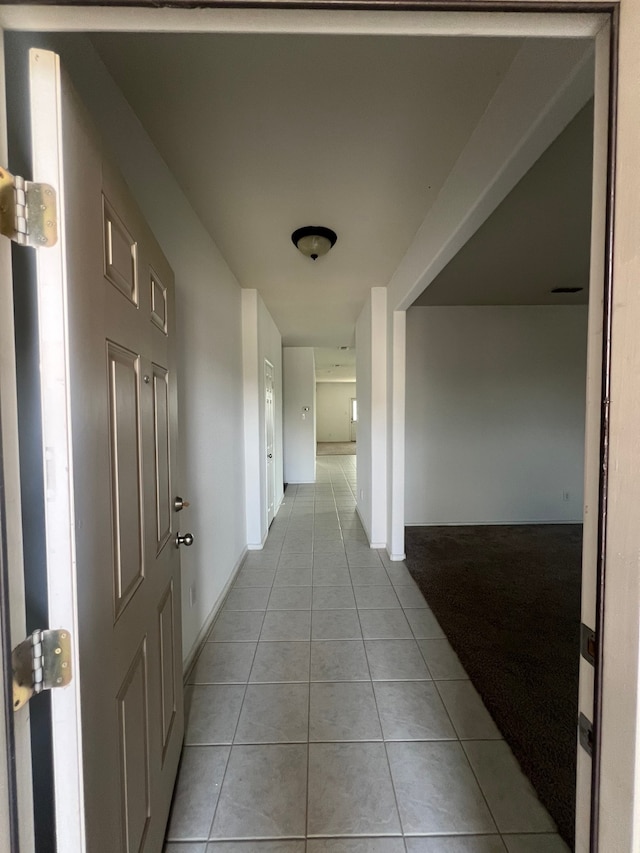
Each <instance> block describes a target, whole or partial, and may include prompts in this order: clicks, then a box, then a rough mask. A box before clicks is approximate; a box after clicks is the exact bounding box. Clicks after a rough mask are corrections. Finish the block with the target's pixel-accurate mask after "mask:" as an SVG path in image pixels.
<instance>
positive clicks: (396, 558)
mask: <svg viewBox="0 0 640 853" xmlns="http://www.w3.org/2000/svg"><path fill="white" fill-rule="evenodd" d="M387 554H389V552H388V551H387ZM389 559H390V560H391V562H392V563H400V562H402V560H406V559H407V555H406V554H389Z"/></svg>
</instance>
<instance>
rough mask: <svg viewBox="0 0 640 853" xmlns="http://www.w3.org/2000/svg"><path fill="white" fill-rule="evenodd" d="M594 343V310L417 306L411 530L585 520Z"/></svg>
mask: <svg viewBox="0 0 640 853" xmlns="http://www.w3.org/2000/svg"><path fill="white" fill-rule="evenodd" d="M586 339H587V307H586V306H577V307H565V306H563V307H556V306H528V307H516V306H499V307H493V306H491V307H489V306H482V307H415V308H411V309H409V311H408V312H407V384H406V391H407V395H406V473H405V476H406V480H405V482H406V503H405V511H406V520H407V523H408V524H491V523H496V524H502V523H510V522H511V523H517V522H543V521H557V522H568V521H581V520H582V505H583V476H584V412H585V384H586ZM563 492H567V493H568V495H569V499H568V500H564V499H563Z"/></svg>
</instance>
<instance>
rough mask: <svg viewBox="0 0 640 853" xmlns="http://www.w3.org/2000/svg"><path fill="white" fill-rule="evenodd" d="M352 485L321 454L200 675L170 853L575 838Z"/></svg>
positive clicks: (391, 848)
mask: <svg viewBox="0 0 640 853" xmlns="http://www.w3.org/2000/svg"><path fill="white" fill-rule="evenodd" d="M355 484H356V475H355V457H350V456H337V457H323V458H321V459H319V460H318V466H317V482H316V484H315V485H300V486H289V487H288V489H287V490H286V493H285V500H284V503H283V505H282V507H281V508H280V511H279V512H278V515H277V517H276V519H275V521H274V522H273V525H272V527H271V530H270V533H269V537H268V540H267V543H266V545H265V548H264V550H263V551H258V552H251V553H250V554H249V555H248V556H247V558H246V560H245V562H244V564H243V567H242V569H241V570H240V572H239V574H238V577H237V579H236V581H235V584H234V586H233V588H232V590H231V591H230V593H229V595H228V597H227V599H226V602H225V604H224V607H223V609H222V611H221V612H220V614H219V616H218V618H217V620H216V622H215V624H214V626H213V629H212V631H211V633H210V635H209V637H208V642H207V643H206V644H205V645H204V647H203V649H202V651H201V654H200V656H199V658H198V660H197V662H196V665H195V667H194V668H193V670H192V672H191V675H190V685H191V686H190V687H189V688H188V690H187V697H186V701H187V717H188V722H187V728H186V737H185V744H186V745H185V749H184V753H183V758H182V763H181V767H180V772H179V776H178V783H177V788H176V794H175V798H174V806H173V810H172V814H171V817H170V822H169V827H168V831H167V844H166V846H165V853H222V851H227V853H254V851H255V853H261V851H264V853H266V851H272V853H275V851H283V853H305V851H306V853H320V851H332V853H403V851H406V853H505V851H508V853H566V851H567V848H566V846H565V845H564V842H563V841H562V840H561V839H560V838H559V836H557V835H556V834H555V832H554V829H555V827H554V825H553V823H552V821H551V819H550V818H549V816H548V814H547V813H546V811H545V810H544V809H543V807H542V806H541V805H540V803H539V802H538V800H537V798H536V797H535V794H534V793H533V790H532V788H531V787H530V785H529V783H528V781H527V780H526V779H525V777H524V776H523V775H522V774H521V772H520V770H519V768H518V766H517V764H516V763H515V760H514V759H513V757H512V755H511V752H510V750H509V748H508V746H507V745H506V743H505V742H504V741H503V740H502V739H501V737H500V733H499V732H498V730H497V728H496V727H495V725H494V723H493V721H492V720H491V718H490V717H489V715H488V713H487V712H486V710H485V708H484V706H483V705H482V703H481V700H480V699H479V697H478V695H477V694H476V692H475V691H474V689H473V687H472V686H471V683H470V682H469V681H468V680H467V676H466V673H465V672H464V670H463V669H462V667H461V665H460V663H459V661H458V660H457V658H456V656H455V654H454V653H453V651H452V649H451V647H450V646H449V644H448V641H447V640H446V639H445V638H444V637H443V635H442V631H441V630H440V628H439V626H438V624H437V622H436V620H435V618H434V617H433V615H432V613H431V611H430V610H429V609H428V608H427V607H426V604H425V601H424V599H423V597H422V595H421V593H420V592H419V590H418V588H417V586H416V585H415V583H414V581H413V579H412V578H411V576H410V575H409V573H408V571H407V569H406V568H405V566H404V565H403V564H402V563H391V562H389V560H388V559H387V557H386V554H385V553H383V552H380V551H373V550H371V549H370V548H369V546H368V542H367V539H366V536H365V534H364V531H363V529H362V526H361V524H360V522H359V520H358V517H357V515H356V511H355V498H354V491H355V488H356V485H355ZM268 839H270V840H268ZM305 839H306V840H305ZM208 840H210V841H209V843H207V841H208Z"/></svg>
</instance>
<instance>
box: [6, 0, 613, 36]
mask: <svg viewBox="0 0 640 853" xmlns="http://www.w3.org/2000/svg"><path fill="white" fill-rule="evenodd" d="M594 2H595V0H594ZM607 20H608V19H607V16H606V15H603V14H599V13H586V12H563V13H562V14H558V13H555V12H550V13H547V12H519V13H518V14H515V15H514V14H513V13H509V12H495V11H493V12H492V11H486V12H398V11H393V10H388V11H375V10H371V9H362V10H357V11H347V10H335V9H330V10H329V9H328V10H313V9H169V8H163V9H149V8H123V7H114V8H109V7H108V6H100V7H83V8H82V14H79V10H78V7H77V6H53V7H52V6H24V5H20V4H16V5H11V6H2V7H0V27H4V28H5V29H13V30H26V31H38V30H49V31H53V32H59V31H65V32H92V31H94V32H95V31H106V32H135V31H144V32H184V33H197V32H209V33H310V34H323V35H325V34H341V33H348V34H352V35H385V36H386V35H397V36H419V35H423V36H425V35H429V36H445V37H446V36H448V37H452V38H459V37H462V36H483V37H491V36H494V37H518V38H524V37H527V36H529V37H533V38H575V39H592V38H594V37H595V35H596V34H597V33H598V31H599V30H600V29H601V28H602V26H603V25H604V24H605V23H606V21H607Z"/></svg>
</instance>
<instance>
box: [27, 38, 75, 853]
mask: <svg viewBox="0 0 640 853" xmlns="http://www.w3.org/2000/svg"><path fill="white" fill-rule="evenodd" d="M29 69H30V80H31V103H30V108H31V120H32V139H33V140H34V144H33V171H34V174H36V175H38V178H39V180H41V181H44V182H46V183H50V184H52V185H53V186H54V187H56V188H57V191H58V208H59V210H64V209H65V197H64V171H63V169H64V167H63V154H62V144H63V143H62V117H61V114H60V108H61V92H60V88H61V82H60V64H59V60H58V56H57V55H56V54H54V53H51V52H50V51H38V50H31V51H29ZM46 137H48V138H49V139H50V143H49V144H43V139H44V138H46ZM36 139H37V140H38V141H39V144H36V143H35V140H36ZM65 253H66V242H65V219H64V217H61V219H60V223H59V239H58V243H57V245H56V246H53V247H51V248H49V249H47V250H46V251H40V252H36V266H37V278H38V322H39V337H40V373H41V406H42V459H43V474H44V484H45V536H46V558H47V578H48V583H49V590H48V595H49V627H50V628H66V629H67V630H69V631H70V632H71V638H72V655H73V659H72V663H71V666H72V671H73V673H74V678H73V679H72V681H71V684H70V685H69V686H67V687H65V688H64V690H54V691H52V693H51V717H52V728H53V731H54V737H53V772H54V780H55V789H56V792H57V794H58V796H56V798H55V802H56V810H55V812H56V826H57V833H58V843H61V842H62V840H63V837H62V835H61V834H60V833H62V832H64V849H65V850H73V851H75V853H81V851H84V850H85V849H86V833H85V822H84V814H85V809H84V781H83V777H84V774H83V764H82V756H83V747H82V723H81V702H80V679H81V676H82V674H81V672H80V656H79V650H78V636H79V630H78V605H77V598H76V590H77V562H76V542H75V536H74V533H75V508H74V493H73V457H72V453H71V448H72V426H71V424H72V419H71V401H70V396H69V382H70V378H69V368H70V365H69V349H68V347H69V340H68V333H67V327H66V312H67V305H66V301H67V269H66V254H65Z"/></svg>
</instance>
